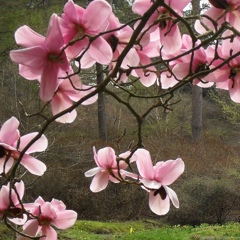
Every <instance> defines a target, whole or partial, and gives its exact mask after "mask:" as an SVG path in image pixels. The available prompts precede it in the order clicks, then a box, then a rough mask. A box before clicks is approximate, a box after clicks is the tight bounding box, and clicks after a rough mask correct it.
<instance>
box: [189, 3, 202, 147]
mask: <svg viewBox="0 0 240 240" xmlns="http://www.w3.org/2000/svg"><path fill="white" fill-rule="evenodd" d="M200 11H201V8H200V0H193V1H192V13H193V15H197V14H200ZM202 106H203V96H202V88H201V87H198V86H196V85H195V86H192V139H193V141H196V142H199V141H200V140H201V138H202Z"/></svg>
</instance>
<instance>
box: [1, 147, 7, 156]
mask: <svg viewBox="0 0 240 240" xmlns="http://www.w3.org/2000/svg"><path fill="white" fill-rule="evenodd" d="M5 155H6V150H5V148H4V147H3V146H0V158H3V157H4V156H5Z"/></svg>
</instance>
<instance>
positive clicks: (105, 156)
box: [97, 147, 116, 169]
mask: <svg viewBox="0 0 240 240" xmlns="http://www.w3.org/2000/svg"><path fill="white" fill-rule="evenodd" d="M97 162H98V164H99V166H100V167H103V168H104V169H106V168H111V167H112V166H113V165H114V164H115V163H116V155H115V151H114V150H113V149H112V148H111V147H105V148H101V149H100V150H98V153H97Z"/></svg>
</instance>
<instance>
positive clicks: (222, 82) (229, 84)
mask: <svg viewBox="0 0 240 240" xmlns="http://www.w3.org/2000/svg"><path fill="white" fill-rule="evenodd" d="M228 34H230V32H229V31H227V32H225V34H224V35H223V36H224V37H226V36H228ZM239 45H240V37H234V41H231V40H230V39H225V40H223V41H222V46H218V48H217V49H212V50H211V51H209V56H210V57H212V58H214V56H215V51H217V54H218V56H219V58H218V59H216V60H214V61H213V63H212V65H213V67H217V66H219V64H221V63H222V62H223V61H224V59H227V58H229V57H230V56H232V55H234V54H237V56H236V57H234V58H233V59H232V60H230V61H229V63H227V64H224V65H223V66H221V67H220V68H218V69H216V70H215V71H214V72H212V73H211V74H209V76H211V78H212V81H213V82H216V87H217V88H219V89H224V90H228V91H229V94H230V97H231V99H232V100H233V101H234V102H237V103H240V56H239V55H238V53H239ZM211 55H212V56H211Z"/></svg>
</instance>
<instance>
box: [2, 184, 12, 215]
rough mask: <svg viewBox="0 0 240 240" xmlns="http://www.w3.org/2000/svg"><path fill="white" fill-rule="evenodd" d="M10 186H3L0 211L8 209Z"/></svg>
mask: <svg viewBox="0 0 240 240" xmlns="http://www.w3.org/2000/svg"><path fill="white" fill-rule="evenodd" d="M9 202H10V201H9V187H7V186H2V188H1V190H0V211H1V212H4V211H5V210H7V208H8V205H9Z"/></svg>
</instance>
